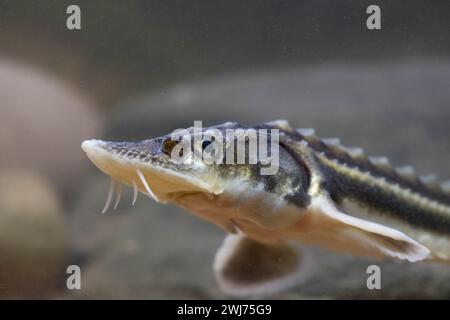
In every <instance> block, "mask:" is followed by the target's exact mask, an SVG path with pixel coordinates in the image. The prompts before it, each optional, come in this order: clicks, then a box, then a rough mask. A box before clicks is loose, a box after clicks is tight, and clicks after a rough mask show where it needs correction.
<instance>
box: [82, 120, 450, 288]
mask: <svg viewBox="0 0 450 320" xmlns="http://www.w3.org/2000/svg"><path fill="white" fill-rule="evenodd" d="M211 132H213V134H211ZM230 132H232V133H233V135H230V134H229V133H230ZM254 132H263V134H262V135H258V136H257V142H258V143H259V145H258V147H260V146H261V143H262V141H263V140H262V137H265V138H266V140H265V141H264V144H265V143H266V141H268V142H267V145H266V146H265V147H264V150H268V149H270V152H269V153H270V157H268V158H267V157H266V158H265V157H263V156H262V155H261V154H260V153H259V152H254V150H253V149H252V146H251V143H252V142H251V141H252V138H255V137H256V135H255V134H253V133H254ZM214 134H215V135H214ZM211 136H214V138H215V139H213V138H211ZM219 136H220V137H221V138H223V143H220V144H218V143H217V142H218V141H219V139H218V138H217V137H219ZM275 136H276V139H275V138H274V137H275ZM174 137H177V138H174ZM179 137H180V136H179V135H175V136H174V133H172V134H169V135H165V136H162V137H159V138H156V139H150V140H144V141H140V142H105V141H100V140H88V141H85V142H83V144H82V148H83V149H84V150H85V152H86V153H87V156H88V157H89V158H90V159H91V161H92V162H93V163H94V164H95V165H96V166H97V167H98V168H99V169H100V170H102V171H103V172H105V173H106V174H107V175H109V176H111V178H112V181H113V184H112V186H113V187H114V185H119V184H120V185H121V184H126V185H129V186H132V187H133V188H134V190H135V197H134V201H135V199H136V194H137V192H138V191H140V192H142V193H145V194H147V195H149V196H151V197H152V198H153V199H155V200H157V201H159V202H163V203H165V202H171V203H175V204H176V205H178V206H180V207H182V208H184V209H186V210H187V211H189V212H191V213H193V214H194V215H196V216H198V217H200V218H202V219H205V220H207V221H210V222H212V223H214V224H216V225H218V226H219V227H221V228H222V229H224V230H225V231H227V232H228V233H229V235H228V236H227V238H226V239H225V241H224V243H223V245H222V247H221V248H220V249H219V251H218V253H217V255H216V259H215V262H214V271H215V274H216V278H217V280H218V281H219V284H220V286H221V287H222V288H223V289H224V290H225V291H227V292H229V293H232V294H236V295H249V294H250V295H252V294H261V293H266V292H270V291H275V290H280V289H283V288H285V287H287V286H289V285H291V284H292V283H294V281H293V279H298V275H299V274H301V272H300V271H301V270H305V269H308V268H310V269H311V268H313V267H312V265H311V262H310V261H308V259H307V257H306V255H305V254H303V255H302V254H300V253H299V252H298V250H295V249H294V247H293V244H295V243H299V242H300V243H303V244H309V245H315V246H322V247H325V248H328V249H331V250H335V251H342V252H350V253H353V254H355V255H362V256H370V257H377V258H385V257H389V258H397V259H402V260H407V261H410V262H416V261H422V260H439V261H448V260H450V190H449V189H450V186H449V183H444V184H442V185H439V184H437V183H436V181H435V180H434V178H433V177H431V176H425V177H422V178H419V177H417V176H416V175H415V174H414V172H413V170H412V169H411V167H401V168H394V167H392V166H391V165H390V164H389V162H388V160H387V159H386V158H384V157H376V158H374V157H367V156H366V155H365V154H364V153H363V152H362V150H361V149H359V148H349V147H344V146H343V145H341V144H340V142H339V140H338V139H320V138H318V137H317V136H316V135H315V133H314V130H312V129H293V128H292V127H291V126H290V125H289V124H288V123H287V122H286V121H282V120H278V121H273V122H268V123H264V124H260V125H256V126H243V125H240V124H238V123H234V122H227V123H224V124H221V125H218V126H213V127H209V128H205V129H203V128H202V129H200V130H199V129H198V128H196V127H195V126H194V127H193V128H189V129H187V130H184V131H183V138H182V139H178V138H179ZM186 137H187V138H186ZM185 138H186V139H185ZM182 142H188V144H183V143H182ZM239 146H241V147H242V148H241V149H239ZM275 147H276V148H275ZM239 150H240V151H241V153H242V152H243V159H244V161H237V160H239V154H240V153H239ZM205 152H207V153H209V154H210V155H212V154H213V155H214V156H215V160H219V161H213V162H211V161H205V158H204V157H203V155H205ZM196 154H201V155H202V156H201V157H196V156H195V155H196ZM230 154H231V156H230V157H229V158H227V157H228V156H229V155H230ZM275 155H276V157H274V156H275ZM230 159H231V161H225V160H230ZM268 159H269V160H270V161H269V162H268V161H267V160H268ZM274 159H276V161H274V162H276V170H272V171H270V170H266V172H271V173H270V174H262V173H263V172H264V170H265V169H268V168H271V165H272V164H273V163H272V162H271V160H274ZM240 160H242V159H240ZM110 190H113V188H111V189H110ZM119 190H121V189H119ZM111 198H112V192H110V194H109V196H108V199H109V200H108V201H107V202H108V205H109V203H110V202H111V201H112V200H111ZM119 200H120V192H119V193H118V197H117V198H116V204H115V206H117V204H118V201H119Z"/></svg>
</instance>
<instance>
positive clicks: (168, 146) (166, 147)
mask: <svg viewBox="0 0 450 320" xmlns="http://www.w3.org/2000/svg"><path fill="white" fill-rule="evenodd" d="M177 144H178V141H173V140H170V139H167V140H165V141H164V142H163V144H162V151H163V152H164V153H166V154H168V155H171V154H172V150H173V148H174V147H175V146H176V145H177Z"/></svg>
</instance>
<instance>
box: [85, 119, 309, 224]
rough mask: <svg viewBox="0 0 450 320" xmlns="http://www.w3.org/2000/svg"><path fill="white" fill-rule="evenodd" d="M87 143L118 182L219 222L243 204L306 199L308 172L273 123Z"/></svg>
mask: <svg viewBox="0 0 450 320" xmlns="http://www.w3.org/2000/svg"><path fill="white" fill-rule="evenodd" d="M250 129H251V130H250ZM262 129H264V130H262ZM255 139H256V143H254V140H255ZM263 144H265V147H264V148H263V149H264V150H265V152H262V151H261V146H262V145H263ZM82 149H83V150H84V151H85V152H86V154H87V156H88V158H89V159H90V160H91V161H92V162H93V163H94V164H95V165H96V166H97V167H98V168H99V169H100V170H101V171H103V172H104V173H106V174H107V175H109V176H111V178H112V179H113V180H114V181H117V182H119V183H123V184H126V185H129V186H136V187H137V189H138V190H139V191H140V192H142V193H146V194H149V195H151V196H152V197H153V198H154V199H155V200H157V201H159V202H163V203H166V202H172V203H175V204H177V205H179V206H181V207H183V208H185V209H187V210H188V211H191V212H194V213H197V214H200V215H201V216H202V217H203V218H206V219H207V220H213V222H216V223H217V221H216V220H217V219H219V220H221V219H222V218H224V219H226V220H229V218H230V215H233V213H236V212H238V211H239V210H237V207H239V208H247V209H245V210H248V208H250V207H252V206H253V208H254V209H253V210H255V211H264V210H265V211H268V210H267V209H268V208H264V206H267V205H269V206H274V205H276V204H277V203H279V202H280V201H281V202H283V201H286V202H290V203H291V202H295V201H297V200H298V201H303V200H305V199H304V196H305V195H306V194H305V193H304V187H305V186H306V184H307V182H306V180H307V172H306V170H304V168H302V167H301V166H300V165H299V163H298V161H297V160H296V159H295V158H294V157H293V156H292V155H291V154H290V153H289V152H288V151H287V150H286V149H285V148H284V147H283V146H282V144H280V143H279V140H278V139H275V134H274V131H271V130H270V128H269V129H267V128H260V129H259V131H258V130H255V129H254V128H252V127H243V126H241V125H239V124H237V123H232V122H228V123H224V124H222V125H218V126H213V127H208V128H198V127H196V126H194V127H191V128H189V129H179V130H176V131H174V132H172V133H171V134H167V135H164V136H161V137H158V138H154V139H149V140H143V141H138V142H110V141H102V140H87V141H84V142H83V143H82ZM264 150H263V151H264ZM300 191H302V192H303V194H302V196H303V198H302V197H299V194H300V193H301V192H300ZM298 201H297V202H298ZM280 205H281V204H280ZM269 211H270V210H269ZM221 215H222V216H221ZM225 216H226V218H225Z"/></svg>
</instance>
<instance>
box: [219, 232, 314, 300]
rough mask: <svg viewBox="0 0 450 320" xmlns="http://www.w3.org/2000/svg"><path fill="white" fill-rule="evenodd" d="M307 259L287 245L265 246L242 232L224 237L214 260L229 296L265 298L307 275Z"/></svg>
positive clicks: (220, 284)
mask: <svg viewBox="0 0 450 320" xmlns="http://www.w3.org/2000/svg"><path fill="white" fill-rule="evenodd" d="M305 258H306V257H305V256H303V255H302V256H301V255H300V252H299V250H298V249H297V248H295V247H293V246H290V245H288V244H277V245H269V244H264V243H260V242H257V241H254V240H252V239H250V238H248V237H246V236H245V235H244V234H242V233H239V234H236V235H228V236H227V237H226V238H225V240H224V242H223V244H222V246H221V247H220V249H219V250H218V252H217V254H216V257H215V261H214V273H215V276H216V279H217V281H218V283H219V286H220V287H221V289H222V290H223V291H225V292H226V293H228V294H232V295H237V296H246V295H262V294H267V293H271V292H276V291H279V290H282V289H285V288H286V287H289V286H291V285H292V284H295V283H298V282H299V281H300V280H301V279H302V277H304V276H305V273H304V272H303V271H305V270H304V267H306V263H307V261H306V260H305ZM300 269H301V271H302V272H300Z"/></svg>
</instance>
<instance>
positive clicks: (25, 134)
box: [0, 56, 100, 191]
mask: <svg viewBox="0 0 450 320" xmlns="http://www.w3.org/2000/svg"><path fill="white" fill-rule="evenodd" d="M0 97H1V99H2V103H1V104H0V150H2V151H1V155H0V165H3V166H8V165H14V166H22V167H26V168H28V169H30V170H34V171H37V172H39V173H41V174H43V175H45V176H46V177H48V178H49V179H50V181H51V182H52V183H55V184H56V186H57V187H58V190H59V191H67V190H69V189H70V188H71V186H73V185H76V183H77V179H78V178H79V176H80V173H81V169H82V167H83V165H85V161H84V160H85V159H84V158H83V154H82V153H81V152H80V143H81V141H82V140H84V139H86V138H90V137H92V136H95V135H96V134H97V133H98V131H99V129H100V118H99V115H98V112H97V111H96V108H95V105H94V104H93V103H92V102H91V101H89V99H88V98H87V97H85V96H83V95H82V94H81V93H79V92H77V91H76V90H74V88H72V87H71V85H70V84H68V83H65V82H64V81H63V80H62V79H58V78H57V77H55V76H53V75H51V74H47V73H45V72H43V71H41V70H38V69H36V68H34V67H32V66H28V65H25V64H21V63H18V62H15V61H10V60H6V59H4V58H2V57H1V56H0Z"/></svg>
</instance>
